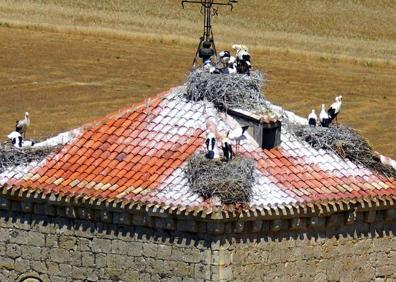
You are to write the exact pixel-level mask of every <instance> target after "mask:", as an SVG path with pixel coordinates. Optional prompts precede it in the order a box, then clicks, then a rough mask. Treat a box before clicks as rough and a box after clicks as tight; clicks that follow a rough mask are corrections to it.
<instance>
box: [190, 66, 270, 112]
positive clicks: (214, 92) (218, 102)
mask: <svg viewBox="0 0 396 282" xmlns="http://www.w3.org/2000/svg"><path fill="white" fill-rule="evenodd" d="M264 82H265V77H264V75H263V74H262V73H261V72H260V71H257V70H256V71H252V72H251V73H250V75H247V74H210V73H208V72H203V71H199V70H198V71H193V72H191V73H190V74H189V75H188V77H187V81H186V86H187V91H186V93H185V97H186V98H187V99H188V100H192V101H201V100H207V101H209V102H212V103H213V104H214V106H215V107H216V108H217V109H218V110H220V111H227V109H230V108H239V109H244V110H250V111H258V112H262V111H264V110H266V109H267V104H266V100H265V99H264V96H263V95H262V94H261V88H262V87H263V85H264Z"/></svg>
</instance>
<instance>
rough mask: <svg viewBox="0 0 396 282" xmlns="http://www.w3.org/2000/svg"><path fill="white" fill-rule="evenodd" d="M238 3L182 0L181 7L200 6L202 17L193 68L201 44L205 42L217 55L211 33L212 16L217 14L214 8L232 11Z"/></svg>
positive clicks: (235, 0)
mask: <svg viewBox="0 0 396 282" xmlns="http://www.w3.org/2000/svg"><path fill="white" fill-rule="evenodd" d="M237 2H238V1H237V0H223V1H222V0H217V1H215V0H183V1H181V4H182V7H183V8H184V4H185V3H193V4H201V13H202V14H203V16H204V29H203V35H202V36H201V38H200V42H199V44H198V48H197V52H196V53H195V57H194V60H193V66H194V65H195V63H196V61H197V55H198V52H199V49H200V47H201V46H202V43H203V42H205V41H207V42H210V43H211V44H212V47H213V50H214V53H215V55H217V52H216V46H215V43H214V38H213V31H212V16H216V15H217V13H218V10H217V9H216V6H229V7H230V8H231V11H232V9H233V8H234V4H236V3H237Z"/></svg>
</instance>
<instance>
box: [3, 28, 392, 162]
mask: <svg viewBox="0 0 396 282" xmlns="http://www.w3.org/2000/svg"><path fill="white" fill-rule="evenodd" d="M0 38H1V39H2V40H0V50H1V53H0V101H1V104H0V120H1V123H0V136H4V137H3V138H5V136H6V134H8V133H9V131H10V130H11V129H12V128H13V126H14V124H15V120H17V119H20V118H22V117H23V113H24V112H25V111H26V110H27V111H29V112H30V114H31V119H32V125H31V128H30V131H29V132H28V136H30V137H34V138H41V137H44V136H48V135H54V134H56V133H59V132H61V131H64V130H67V129H71V128H75V127H78V126H80V125H81V124H83V123H85V122H88V121H91V120H93V119H95V118H97V117H100V116H101V115H104V114H106V113H109V112H111V111H116V110H117V109H119V108H122V107H125V106H126V105H128V104H130V103H133V102H136V101H139V100H141V99H143V98H144V97H146V96H149V95H155V94H157V93H158V92H160V91H163V90H167V89H169V88H170V87H172V86H174V85H177V84H180V83H181V82H183V81H184V79H185V76H186V70H188V69H189V67H190V63H191V56H192V54H193V53H194V50H193V49H191V48H190V47H189V46H184V45H179V44H177V45H171V44H165V43H164V44H151V43H146V42H140V41H138V40H137V41H133V40H128V39H124V40H122V39H114V38H107V37H97V36H82V35H74V34H63V33H53V32H43V31H37V30H36V31H33V30H28V29H14V28H7V27H0ZM252 53H253V63H254V65H255V66H256V67H258V68H260V69H263V70H265V72H266V74H267V78H268V83H267V86H266V97H267V98H268V99H269V100H271V101H273V102H274V103H278V104H280V105H282V106H284V107H285V108H287V109H290V110H292V111H295V112H297V113H298V114H301V115H304V116H305V115H306V114H308V113H309V111H310V109H311V108H313V107H315V108H316V109H318V110H319V106H320V104H321V103H323V102H324V103H326V105H329V103H331V102H332V101H333V99H334V97H335V96H336V95H337V94H338V93H341V94H343V96H344V105H343V109H342V113H341V115H340V116H339V121H340V122H342V123H345V124H347V125H348V126H351V127H353V128H357V129H358V130H359V131H360V133H361V134H362V135H363V136H364V137H366V138H368V140H369V141H370V143H371V144H372V145H373V147H374V149H375V150H378V151H380V152H382V153H384V154H387V155H390V156H392V157H396V146H394V140H395V139H396V130H395V127H396V125H395V124H396V111H395V108H396V81H395V79H394V77H395V74H396V67H394V66H392V65H375V64H374V65H370V66H367V65H362V64H355V63H350V62H349V61H347V62H346V61H342V60H325V59H320V58H315V57H310V56H306V57H305V56H299V55H296V54H290V53H284V52H270V51H255V50H252Z"/></svg>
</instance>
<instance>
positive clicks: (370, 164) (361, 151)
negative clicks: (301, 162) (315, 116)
mask: <svg viewBox="0 0 396 282" xmlns="http://www.w3.org/2000/svg"><path fill="white" fill-rule="evenodd" d="M289 128H290V129H291V130H292V132H293V133H294V134H295V135H296V136H297V137H299V138H300V139H302V140H304V141H306V142H308V144H310V145H311V146H312V147H314V148H315V149H324V150H328V151H332V152H334V153H336V154H337V155H338V156H340V157H341V158H347V159H349V160H350V161H352V162H353V163H355V164H357V165H363V166H365V167H367V168H370V169H373V170H375V171H378V172H379V173H381V174H383V175H385V176H386V177H393V178H396V171H395V170H394V169H393V168H392V167H391V166H388V165H385V164H383V163H382V162H381V161H380V159H379V158H378V156H376V154H375V152H374V150H373V149H372V148H371V146H370V145H369V143H368V142H367V141H366V140H365V139H364V138H363V137H362V136H361V135H360V134H359V133H358V132H357V131H356V130H354V129H352V128H349V127H347V126H343V125H341V126H339V127H311V126H306V125H289Z"/></svg>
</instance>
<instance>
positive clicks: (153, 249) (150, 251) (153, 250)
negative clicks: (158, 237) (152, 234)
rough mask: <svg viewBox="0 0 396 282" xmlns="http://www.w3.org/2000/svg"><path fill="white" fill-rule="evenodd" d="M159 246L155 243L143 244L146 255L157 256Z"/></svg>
mask: <svg viewBox="0 0 396 282" xmlns="http://www.w3.org/2000/svg"><path fill="white" fill-rule="evenodd" d="M157 251H158V246H157V245H156V244H153V243H148V244H143V255H144V256H145V257H156V256H157Z"/></svg>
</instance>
